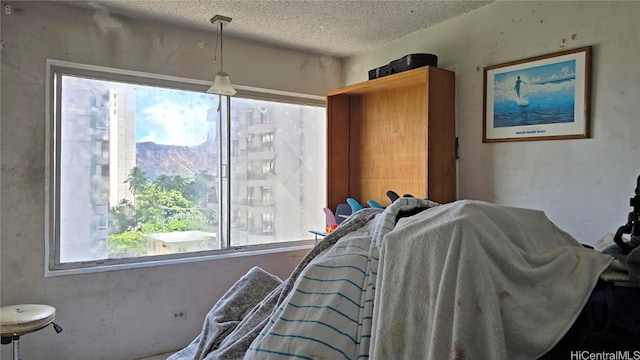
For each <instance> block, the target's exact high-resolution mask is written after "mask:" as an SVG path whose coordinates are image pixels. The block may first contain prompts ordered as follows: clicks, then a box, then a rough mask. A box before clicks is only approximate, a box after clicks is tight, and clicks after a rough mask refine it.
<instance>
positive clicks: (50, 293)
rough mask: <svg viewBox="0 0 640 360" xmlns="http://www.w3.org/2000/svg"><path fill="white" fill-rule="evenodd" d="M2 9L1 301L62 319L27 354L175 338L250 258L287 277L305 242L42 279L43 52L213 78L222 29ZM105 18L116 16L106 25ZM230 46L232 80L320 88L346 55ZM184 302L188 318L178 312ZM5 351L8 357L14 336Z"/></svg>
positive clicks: (134, 350)
mask: <svg viewBox="0 0 640 360" xmlns="http://www.w3.org/2000/svg"><path fill="white" fill-rule="evenodd" d="M5 5H11V6H12V7H13V10H12V13H11V14H10V15H7V14H5V12H4V6H5ZM2 8H3V11H2V17H1V30H2V31H1V36H2V50H1V57H2V68H1V99H0V100H1V102H2V104H1V106H2V108H1V114H0V115H1V121H2V127H1V128H2V132H1V137H0V146H1V159H2V173H1V176H2V177H1V187H0V190H1V193H0V194H1V202H0V206H1V207H0V213H1V217H0V221H1V225H2V227H1V234H0V236H1V237H0V239H1V240H0V241H1V244H0V246H1V247H0V267H1V268H0V270H1V271H0V274H1V294H0V295H1V296H0V302H1V304H2V305H10V304H21V303H45V304H50V305H52V306H54V307H56V308H57V322H58V323H59V324H60V325H61V326H62V327H63V328H64V331H63V332H62V333H61V334H55V332H54V331H53V329H52V328H48V329H44V330H42V331H39V332H37V333H33V334H28V335H25V336H24V337H23V338H22V341H21V343H22V344H21V352H22V358H23V359H65V360H67V359H69V360H72V359H82V360H84V359H92V360H96V359H109V360H114V359H133V358H137V357H142V356H147V355H152V354H157V353H162V352H165V351H169V350H174V349H178V348H181V347H183V346H186V345H187V344H188V343H189V342H190V341H191V340H192V339H193V338H194V337H195V336H196V334H197V333H198V332H199V330H200V328H201V325H202V320H203V319H204V316H205V314H206V312H207V311H208V310H209V309H210V308H211V306H212V305H213V304H214V303H215V301H216V300H217V299H218V298H219V297H220V296H222V295H223V294H224V292H225V291H226V290H227V289H228V288H229V287H230V286H231V285H232V284H233V283H234V282H235V281H236V280H237V279H238V278H240V276H242V275H243V274H244V273H245V272H246V271H247V270H248V269H249V268H251V267H252V266H254V265H257V266H261V267H263V268H264V269H266V270H268V271H270V272H272V273H274V274H276V275H278V276H280V277H282V278H285V277H287V276H288V274H289V273H290V272H291V270H292V269H293V267H294V266H295V264H297V262H298V261H299V260H300V258H301V257H302V256H304V254H305V253H306V251H292V252H285V253H280V254H271V255H263V256H253V257H238V258H233V259H226V260H217V261H203V262H197V263H188V264H176V265H163V266H156V267H149V268H142V269H135V270H127V271H112V272H104V273H97V274H86V275H69V276H60V277H53V278H45V277H44V256H45V255H44V245H45V243H44V241H45V240H44V228H45V223H44V221H45V218H44V215H45V178H44V171H45V59H47V58H52V59H58V60H65V61H73V62H79V63H86V64H93V65H101V66H109V67H116V68H122V69H128V70H137V71H145V72H152V73H160V74H166V75H174V76H180V77H186V78H193V79H201V80H209V81H211V80H213V77H214V74H215V72H216V71H217V69H216V68H215V67H214V66H213V64H211V62H210V60H211V58H212V57H213V52H214V51H213V46H214V44H215V30H214V29H212V31H211V32H202V31H192V30H188V29H184V28H177V27H174V26H167V25H166V24H158V23H152V22H144V21H139V20H132V19H126V18H116V19H108V18H107V19H105V18H100V17H99V16H96V17H94V15H98V14H94V13H93V12H92V11H89V10H85V9H78V8H75V7H69V6H66V5H62V4H55V3H51V2H31V1H20V2H17V1H16V2H11V1H2ZM107 20H109V21H111V20H115V21H117V23H116V24H117V26H116V27H114V28H108V27H104V25H105V24H108V22H107ZM205 20H206V19H205ZM100 25H102V27H101V26H100ZM231 26H232V25H231ZM199 40H204V41H205V47H204V49H200V48H199V47H198V41H199ZM224 55H225V71H226V72H227V73H229V74H230V76H231V79H232V81H233V82H234V83H235V84H240V85H246V86H254V87H264V88H271V89H276V90H281V91H291V92H300V93H307V94H314V95H324V93H325V91H326V90H328V89H330V88H335V87H339V86H341V85H342V83H343V75H342V74H343V71H342V64H341V60H339V59H334V58H328V57H322V58H320V57H319V56H317V55H312V54H307V53H302V52H296V51H290V50H285V49H280V48H273V47H267V46H264V45H260V44H257V43H251V42H244V41H239V40H236V39H232V38H227V37H225V53H224ZM315 64H318V66H315ZM179 309H186V310H187V318H186V319H184V320H172V319H171V318H170V313H171V311H172V310H179ZM0 354H1V356H0V357H2V358H11V346H2V349H1V353H0Z"/></svg>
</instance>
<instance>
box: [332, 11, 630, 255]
mask: <svg viewBox="0 0 640 360" xmlns="http://www.w3.org/2000/svg"><path fill="white" fill-rule="evenodd" d="M639 19H640V2H637V1H569V2H564V1H563V2H558V1H499V2H497V3H494V4H491V5H489V6H486V7H483V8H481V9H478V10H476V11H473V12H471V13H468V14H465V15H463V16H460V17H458V18H455V19H452V20H449V21H447V22H445V23H442V24H439V25H437V26H434V27H432V28H429V29H424V30H421V31H418V32H416V33H413V34H410V35H408V36H405V37H402V38H400V39H397V40H394V41H392V42H390V43H387V44H385V45H382V46H380V47H378V48H376V49H374V50H372V51H369V52H366V53H363V54H359V55H356V56H352V57H350V58H348V59H346V61H345V64H344V69H345V80H346V83H348V84H351V83H356V82H360V81H365V80H367V71H368V70H369V69H372V68H375V67H378V66H380V65H384V64H386V63H388V62H389V61H390V60H393V59H396V58H399V57H401V56H403V55H405V54H410V53H421V52H426V53H433V54H436V55H438V57H439V66H440V67H442V68H445V69H449V70H452V71H455V72H456V92H457V95H456V112H457V124H456V126H457V133H458V136H459V139H460V160H459V161H458V198H460V199H479V200H486V201H491V202H495V203H498V204H505V205H510V206H518V207H527V208H534V209H541V210H544V211H545V212H546V214H547V216H548V217H549V218H550V219H551V220H552V221H554V222H555V223H556V224H557V225H558V226H559V227H560V228H562V229H564V230H565V231H567V232H569V233H570V234H572V235H573V236H574V237H576V238H577V239H578V241H580V242H582V243H588V244H594V243H595V242H596V241H597V240H599V239H600V238H602V237H603V235H605V233H608V232H613V233H615V231H616V230H617V228H618V227H619V226H621V225H623V224H624V223H626V220H627V214H628V213H629V212H630V211H631V207H630V206H629V198H630V197H632V195H633V190H634V189H635V186H636V178H637V176H638V175H639V174H640V67H639V66H638V59H639V58H640V37H638V34H640V22H639V21H638V20H639ZM588 45H591V46H593V59H592V60H593V66H592V87H591V93H592V96H591V114H592V116H591V124H592V126H591V134H592V137H591V138H590V139H581V140H553V141H534V142H531V141H528V142H514V143H493V144H483V143H482V111H483V110H482V109H483V107H482V102H483V68H484V67H486V66H490V65H496V64H501V63H505V62H509V61H514V60H519V59H523V58H528V57H532V56H537V55H543V54H548V53H553V52H557V51H560V50H565V49H573V48H578V47H583V46H588Z"/></svg>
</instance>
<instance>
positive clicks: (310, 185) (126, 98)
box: [57, 76, 326, 263]
mask: <svg viewBox="0 0 640 360" xmlns="http://www.w3.org/2000/svg"><path fill="white" fill-rule="evenodd" d="M61 81H62V89H63V90H62V94H61V99H60V104H61V106H60V119H59V125H58V127H57V129H59V139H60V144H59V145H58V146H57V147H59V157H58V162H59V165H58V166H59V174H58V179H59V202H60V208H59V213H58V219H59V222H60V227H59V247H60V249H59V253H60V262H62V263H64V262H77V261H90V260H99V259H106V258H108V257H109V254H108V250H107V249H108V243H109V235H110V234H112V233H113V229H112V228H110V227H111V226H110V223H111V222H110V218H109V217H110V212H111V211H113V208H114V206H116V205H117V204H120V203H121V202H123V201H124V202H128V203H130V204H133V205H135V203H136V202H137V201H140V199H136V194H134V191H132V183H131V182H130V181H131V178H130V176H131V174H132V169H134V168H137V169H138V170H141V171H142V173H144V174H147V175H148V176H149V177H150V178H151V179H150V180H154V179H157V178H159V177H161V176H163V175H165V176H167V177H173V176H180V177H183V178H189V179H193V178H194V177H196V176H198V175H202V174H207V175H210V179H209V180H208V181H206V182H205V184H206V187H205V188H202V189H200V190H199V191H201V193H199V194H198V197H197V199H196V200H197V201H195V203H196V205H195V208H197V210H198V211H199V212H201V213H202V214H203V216H204V217H205V218H208V219H214V220H213V221H209V223H208V224H207V228H206V229H197V231H196V230H195V229H194V230H193V231H180V232H169V231H167V230H166V229H165V227H164V221H165V218H164V215H163V219H162V221H163V226H162V229H161V230H160V231H158V232H154V233H146V234H144V236H145V238H146V240H147V242H146V249H145V251H143V252H142V253H138V256H139V255H156V254H167V253H175V252H191V251H201V250H215V249H220V248H225V247H227V236H226V235H227V234H226V229H227V226H226V224H227V221H230V229H231V234H230V239H231V242H230V244H229V246H231V247H237V246H243V245H254V244H268V243H274V242H283V241H294V240H301V239H307V238H310V237H309V233H308V230H309V229H314V228H321V227H322V226H324V217H323V213H322V208H323V206H324V203H325V197H326V196H325V194H326V192H325V191H326V190H325V189H326V176H325V171H326V163H325V157H326V148H325V146H326V145H325V144H326V126H325V124H326V120H325V109H324V108H322V107H314V106H304V105H295V104H286V103H277V102H269V101H261V100H260V101H259V100H251V99H243V98H232V99H231V108H230V117H231V122H230V124H231V125H230V126H231V129H230V134H231V138H230V139H229V141H230V143H227V135H226V134H227V125H226V113H225V112H224V111H220V110H219V108H220V107H219V106H218V101H219V98H218V96H217V95H209V94H201V93H198V94H197V96H200V97H210V99H208V98H207V99H206V100H207V101H209V103H210V104H211V105H210V106H208V107H207V109H206V112H205V113H204V114H205V115H203V116H205V117H206V120H205V121H206V122H207V125H208V126H207V129H208V130H207V131H208V133H207V134H206V136H204V134H201V135H203V138H205V137H206V139H205V140H204V141H202V142H201V143H199V144H195V145H190V146H185V145H172V144H156V143H149V142H146V143H141V142H140V141H139V140H137V138H136V131H141V130H140V128H138V130H137V129H136V127H137V126H140V124H141V122H140V121H137V119H136V117H137V116H139V115H137V114H139V110H140V106H142V105H140V104H146V103H148V99H146V100H145V101H144V102H141V101H140V98H139V97H140V95H139V93H138V92H137V91H136V89H138V88H140V86H133V85H126V84H121V83H113V82H109V81H103V80H95V79H86V78H80V77H74V76H63V77H62V80H61ZM158 91H163V90H162V89H159V90H158ZM166 91H176V90H171V89H166ZM220 100H222V101H223V105H224V101H226V100H225V98H222V97H221V98H220ZM222 109H223V110H226V106H223V107H222ZM220 119H222V120H220ZM193 120H194V121H196V119H193ZM197 120H198V121H202V120H203V119H197ZM148 130H149V129H145V131H147V132H148ZM169 135H170V134H169ZM227 149H230V151H227ZM227 152H229V154H227ZM227 155H228V158H229V159H230V160H227ZM227 174H230V176H231V177H230V184H231V188H230V191H227V181H228V180H229V179H227ZM227 194H228V195H227ZM227 206H230V209H228V208H227ZM165 210H166V209H161V210H158V211H163V214H165ZM227 213H229V214H230V218H229V219H227V215H226V214H227Z"/></svg>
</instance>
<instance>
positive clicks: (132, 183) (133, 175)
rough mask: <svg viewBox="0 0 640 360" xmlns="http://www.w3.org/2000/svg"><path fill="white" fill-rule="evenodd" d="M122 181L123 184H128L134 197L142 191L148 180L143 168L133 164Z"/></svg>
mask: <svg viewBox="0 0 640 360" xmlns="http://www.w3.org/2000/svg"><path fill="white" fill-rule="evenodd" d="M124 182H125V184H127V183H128V184H129V191H131V193H132V194H133V198H134V199H135V198H136V197H137V196H138V195H139V194H141V193H142V192H143V191H144V189H145V187H146V186H147V184H148V182H149V179H148V178H147V174H146V173H145V172H144V171H143V170H141V169H140V168H139V167H137V166H134V167H132V168H131V171H130V172H129V176H128V177H127V179H126V180H125V181H124Z"/></svg>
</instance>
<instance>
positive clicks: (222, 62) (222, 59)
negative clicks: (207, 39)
mask: <svg viewBox="0 0 640 360" xmlns="http://www.w3.org/2000/svg"><path fill="white" fill-rule="evenodd" d="M223 37H224V36H222V21H220V71H221V72H224V66H223V65H224V55H223V54H224V53H223V52H222V38H223Z"/></svg>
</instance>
